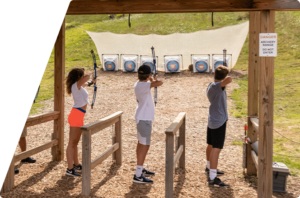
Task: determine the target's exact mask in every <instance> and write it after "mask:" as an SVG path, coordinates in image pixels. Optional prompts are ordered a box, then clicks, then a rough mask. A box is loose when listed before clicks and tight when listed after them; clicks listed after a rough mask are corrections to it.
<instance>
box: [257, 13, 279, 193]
mask: <svg viewBox="0 0 300 198" xmlns="http://www.w3.org/2000/svg"><path fill="white" fill-rule="evenodd" d="M260 15H261V16H260V18H261V28H260V29H261V33H274V32H275V11H270V10H267V11H262V12H261V14H260ZM273 108H274V58H272V57H261V59H260V88H259V145H258V149H259V150H258V166H259V168H258V178H259V180H258V192H257V194H258V197H260V198H271V197H272V190H273V186H272V181H273V170H272V162H273Z"/></svg>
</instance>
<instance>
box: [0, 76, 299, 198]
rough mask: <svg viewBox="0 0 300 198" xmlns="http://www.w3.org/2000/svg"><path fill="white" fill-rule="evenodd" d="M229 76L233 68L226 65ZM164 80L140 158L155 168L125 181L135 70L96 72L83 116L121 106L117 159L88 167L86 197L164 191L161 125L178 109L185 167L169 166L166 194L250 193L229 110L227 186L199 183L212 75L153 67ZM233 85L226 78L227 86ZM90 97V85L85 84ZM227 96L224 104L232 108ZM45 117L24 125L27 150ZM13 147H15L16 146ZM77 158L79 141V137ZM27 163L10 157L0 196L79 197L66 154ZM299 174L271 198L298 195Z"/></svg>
mask: <svg viewBox="0 0 300 198" xmlns="http://www.w3.org/2000/svg"><path fill="white" fill-rule="evenodd" d="M232 75H234V76H237V75H238V72H233V74H232ZM159 78H160V79H161V80H163V81H164V85H163V86H162V87H160V88H158V104H157V106H156V112H155V121H154V122H153V134H152V143H151V147H150V151H149V154H148V156H147V158H146V162H145V167H146V168H147V169H149V170H151V171H155V173H156V176H155V177H153V178H152V179H153V180H154V184H152V185H145V184H135V183H133V182H132V178H133V174H134V173H135V167H136V156H135V149H136V143H137V139H136V125H135V121H134V113H135V109H136V106H137V104H136V99H135V95H134V90H133V85H134V83H135V82H136V81H137V74H132V73H122V72H112V73H111V72H106V73H104V72H100V73H99V77H98V83H97V84H98V92H97V99H96V103H95V106H94V109H90V107H89V108H88V110H87V114H86V117H85V123H86V124H88V123H91V122H93V121H96V120H98V119H100V118H103V117H105V116H108V115H110V114H112V113H114V112H116V111H123V112H124V113H123V117H122V122H123V123H122V127H123V128H122V133H123V164H122V166H117V165H115V164H113V163H112V158H111V157H109V158H108V159H107V160H106V161H104V162H103V163H102V164H100V165H98V166H97V167H96V168H95V169H94V170H92V176H91V178H92V179H91V180H92V181H91V186H92V187H91V188H92V189H91V197H164V195H165V133H164V131H165V129H166V128H167V127H168V126H169V125H170V124H171V123H172V121H173V120H174V119H175V118H176V116H177V115H178V113H180V112H186V113H187V122H186V169H185V170H181V169H176V174H175V178H174V197H222V198H230V197H257V179H256V178H255V177H245V176H244V175H243V168H242V147H241V146H237V145H233V144H232V142H233V141H237V140H241V139H242V136H243V133H244V132H243V125H244V123H245V119H237V118H234V117H232V116H230V119H229V121H228V125H227V136H226V142H225V146H224V150H223V151H222V152H221V155H220V161H219V167H218V168H219V169H220V170H223V171H225V172H226V174H225V175H224V176H222V178H221V179H222V180H223V181H224V182H226V183H228V184H230V187H228V188H213V187H208V186H207V185H206V181H207V176H206V175H205V174H204V169H205V166H206V159H205V148H206V127H207V115H208V106H209V102H208V100H207V97H206V87H207V85H208V84H209V82H211V81H212V75H211V74H192V73H190V72H184V73H181V74H164V73H160V74H159ZM234 88H238V86H237V84H235V83H232V84H231V85H229V86H228V87H227V92H228V93H229V92H231V91H232V90H233V89H234ZM88 92H89V98H90V101H91V100H92V96H93V88H88ZM65 99H66V102H65V139H64V141H65V148H66V146H67V143H68V139H69V124H68V121H67V118H68V114H69V112H70V110H71V108H72V105H73V100H72V97H69V96H66V98H65ZM45 104H46V108H45V109H43V110H42V111H43V112H44V113H46V112H50V111H52V110H53V100H49V101H46V102H45ZM233 108H234V106H233V102H232V100H231V99H230V98H228V110H230V109H233ZM52 132H53V122H48V123H44V124H41V125H37V126H33V127H29V128H28V137H27V144H28V149H31V148H34V147H36V146H39V145H41V144H43V143H46V142H48V141H49V140H50V139H51V133H52ZM111 137H112V127H108V128H106V129H104V130H103V131H101V132H99V133H97V134H95V135H93V136H92V159H95V158H96V157H97V156H98V155H100V154H101V153H102V152H103V151H105V150H106V149H107V148H109V147H110V146H111V143H112V140H111ZM18 152H20V149H19V147H18V148H17V149H16V153H18ZM79 153H80V154H79V155H80V160H81V141H80V142H79ZM32 157H34V158H35V159H37V162H36V163H35V164H23V163H20V162H17V163H16V167H18V168H19V169H20V173H19V174H18V175H16V176H15V188H14V189H13V191H11V192H9V193H5V194H0V195H1V196H2V197H5V198H6V197H81V185H82V182H81V178H73V177H69V176H66V175H65V171H66V167H67V162H66V157H65V160H64V161H62V162H51V150H50V149H48V150H46V151H43V152H41V153H39V154H36V155H34V156H32ZM299 187H300V179H299V177H292V176H289V177H288V185H287V191H288V193H287V194H279V193H274V194H273V197H276V198H279V197H298V196H299V195H300V189H299Z"/></svg>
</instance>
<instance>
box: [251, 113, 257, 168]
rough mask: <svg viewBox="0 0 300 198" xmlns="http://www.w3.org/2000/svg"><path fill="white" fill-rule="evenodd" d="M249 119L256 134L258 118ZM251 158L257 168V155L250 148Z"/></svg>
mask: <svg viewBox="0 0 300 198" xmlns="http://www.w3.org/2000/svg"><path fill="white" fill-rule="evenodd" d="M250 121H251V123H252V127H253V129H254V131H255V132H256V133H257V134H258V132H259V131H258V129H259V126H258V123H259V120H258V119H257V118H250ZM251 158H252V160H253V163H254V164H255V167H256V170H258V157H257V155H256V153H255V151H254V150H251Z"/></svg>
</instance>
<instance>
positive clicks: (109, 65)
mask: <svg viewBox="0 0 300 198" xmlns="http://www.w3.org/2000/svg"><path fill="white" fill-rule="evenodd" d="M104 66H105V69H106V70H107V71H114V70H115V68H116V65H115V63H114V62H111V61H107V62H105V64H104Z"/></svg>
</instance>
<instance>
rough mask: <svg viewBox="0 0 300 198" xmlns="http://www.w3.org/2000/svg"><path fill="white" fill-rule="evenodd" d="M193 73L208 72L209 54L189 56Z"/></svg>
mask: <svg viewBox="0 0 300 198" xmlns="http://www.w3.org/2000/svg"><path fill="white" fill-rule="evenodd" d="M191 61H192V64H193V72H194V73H209V72H210V55H209V54H191Z"/></svg>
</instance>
